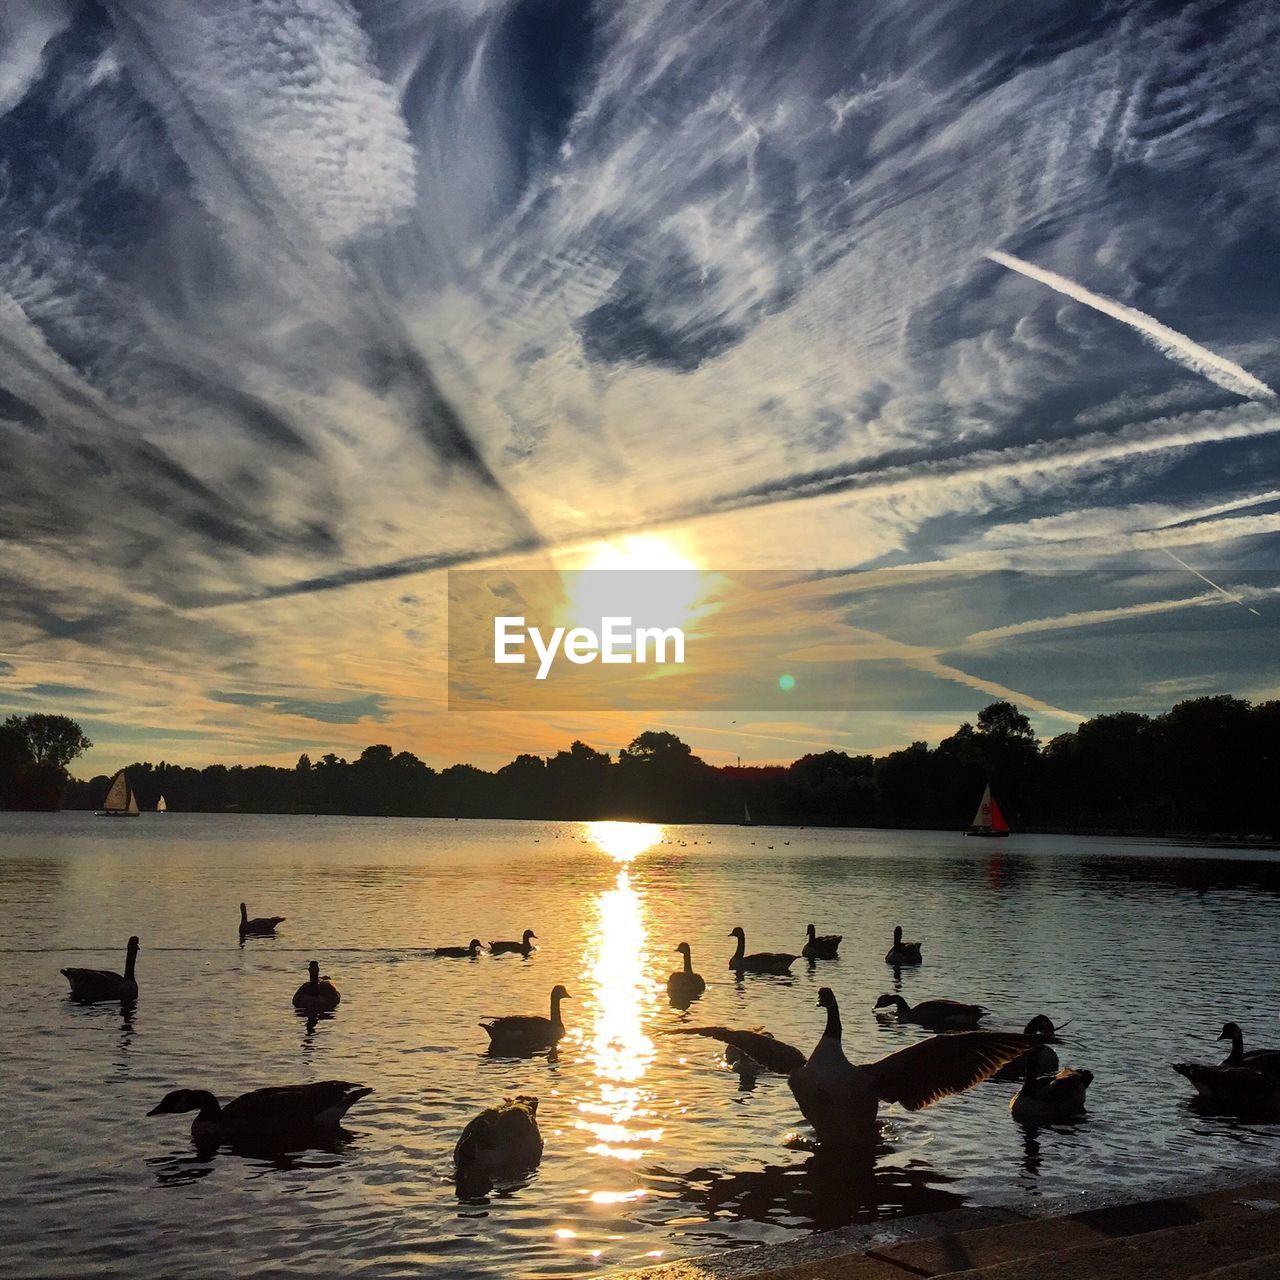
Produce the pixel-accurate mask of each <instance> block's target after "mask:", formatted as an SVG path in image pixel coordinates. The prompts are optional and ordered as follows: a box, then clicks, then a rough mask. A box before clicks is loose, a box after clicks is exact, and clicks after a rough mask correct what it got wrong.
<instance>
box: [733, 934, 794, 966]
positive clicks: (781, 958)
mask: <svg viewBox="0 0 1280 1280" xmlns="http://www.w3.org/2000/svg"><path fill="white" fill-rule="evenodd" d="M729 937H731V938H737V940H738V949H737V950H736V951H735V952H734V953H733V955H732V956H731V957H730V960H729V968H730V969H732V970H733V971H734V972H735V973H786V972H788V970H790V968H791V966H792V965H793V964H795V962H796V957H795V956H790V955H787V954H786V953H785V952H782V951H757V952H756V953H755V954H754V955H750V956H749V955H747V954H745V953H746V950H747V935H746V934H745V933H743V931H742V929H741V928H740V927H739V928H735V929H731V930H730V931H729Z"/></svg>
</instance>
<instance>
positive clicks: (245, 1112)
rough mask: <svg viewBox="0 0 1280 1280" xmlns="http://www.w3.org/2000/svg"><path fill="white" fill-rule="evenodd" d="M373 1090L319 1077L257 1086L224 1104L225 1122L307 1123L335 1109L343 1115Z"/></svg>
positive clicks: (240, 1123) (250, 1123) (239, 1123)
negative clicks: (314, 1079) (296, 1082)
mask: <svg viewBox="0 0 1280 1280" xmlns="http://www.w3.org/2000/svg"><path fill="white" fill-rule="evenodd" d="M372 1092H373V1090H372V1089H367V1088H365V1087H364V1086H362V1085H358V1084H351V1083H349V1082H348V1081H346V1080H319V1081H317V1082H316V1083H315V1084H287V1085H277V1086H274V1087H272V1088H268V1089H254V1090H253V1091H252V1092H251V1093H245V1094H241V1096H240V1097H238V1098H236V1099H235V1100H234V1101H233V1102H229V1103H227V1105H226V1106H225V1107H223V1109H222V1122H223V1124H224V1125H227V1126H229V1127H236V1126H265V1125H270V1126H278V1127H281V1128H287V1127H290V1126H294V1125H308V1124H313V1123H315V1122H316V1121H317V1120H319V1119H320V1118H322V1117H328V1116H332V1115H334V1113H335V1112H336V1115H337V1117H338V1118H340V1117H341V1116H342V1113H343V1112H345V1111H346V1110H347V1108H348V1107H350V1106H351V1105H352V1103H354V1102H358V1101H359V1100H360V1099H361V1098H363V1097H364V1096H365V1095H366V1094H370V1093H372Z"/></svg>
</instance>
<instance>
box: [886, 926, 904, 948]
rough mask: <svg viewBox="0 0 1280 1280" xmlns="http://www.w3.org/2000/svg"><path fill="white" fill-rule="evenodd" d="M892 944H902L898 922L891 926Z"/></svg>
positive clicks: (900, 928) (898, 945)
mask: <svg viewBox="0 0 1280 1280" xmlns="http://www.w3.org/2000/svg"><path fill="white" fill-rule="evenodd" d="M881 936H883V935H881ZM893 945H894V946H895V947H900V946H902V926H901V925H900V924H898V925H894V927H893Z"/></svg>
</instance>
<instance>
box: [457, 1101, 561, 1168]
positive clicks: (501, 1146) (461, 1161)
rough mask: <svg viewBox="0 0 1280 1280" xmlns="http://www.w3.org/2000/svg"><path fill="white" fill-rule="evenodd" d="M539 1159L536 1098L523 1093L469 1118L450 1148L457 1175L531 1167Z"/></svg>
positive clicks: (539, 1147)
mask: <svg viewBox="0 0 1280 1280" xmlns="http://www.w3.org/2000/svg"><path fill="white" fill-rule="evenodd" d="M541 1159H542V1133H541V1132H540V1131H539V1129H538V1099H537V1098H534V1097H530V1096H529V1095H528V1094H523V1093H522V1094H520V1095H518V1096H517V1097H514V1098H504V1099H503V1101H502V1103H501V1105H500V1106H496V1107H486V1108H485V1109H484V1110H483V1111H482V1112H481V1113H480V1114H479V1115H478V1116H475V1117H474V1118H473V1119H472V1120H470V1121H468V1123H467V1127H466V1128H465V1129H463V1131H462V1137H460V1138H459V1139H458V1144H457V1146H455V1147H454V1149H453V1163H454V1167H455V1168H456V1169H457V1171H458V1176H459V1177H460V1178H462V1177H465V1176H466V1175H467V1174H469V1173H490V1172H495V1171H497V1170H501V1169H510V1170H517V1169H532V1168H534V1166H536V1165H537V1163H538V1162H539V1161H540V1160H541Z"/></svg>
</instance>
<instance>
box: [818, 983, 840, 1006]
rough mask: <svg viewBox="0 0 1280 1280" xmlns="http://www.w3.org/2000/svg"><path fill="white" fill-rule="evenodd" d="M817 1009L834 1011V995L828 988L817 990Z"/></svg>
mask: <svg viewBox="0 0 1280 1280" xmlns="http://www.w3.org/2000/svg"><path fill="white" fill-rule="evenodd" d="M818 1007H819V1008H821V1009H834V1008H837V1007H838V1006H837V1005H836V993H835V992H834V991H832V990H831V988H830V987H819V988H818Z"/></svg>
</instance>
